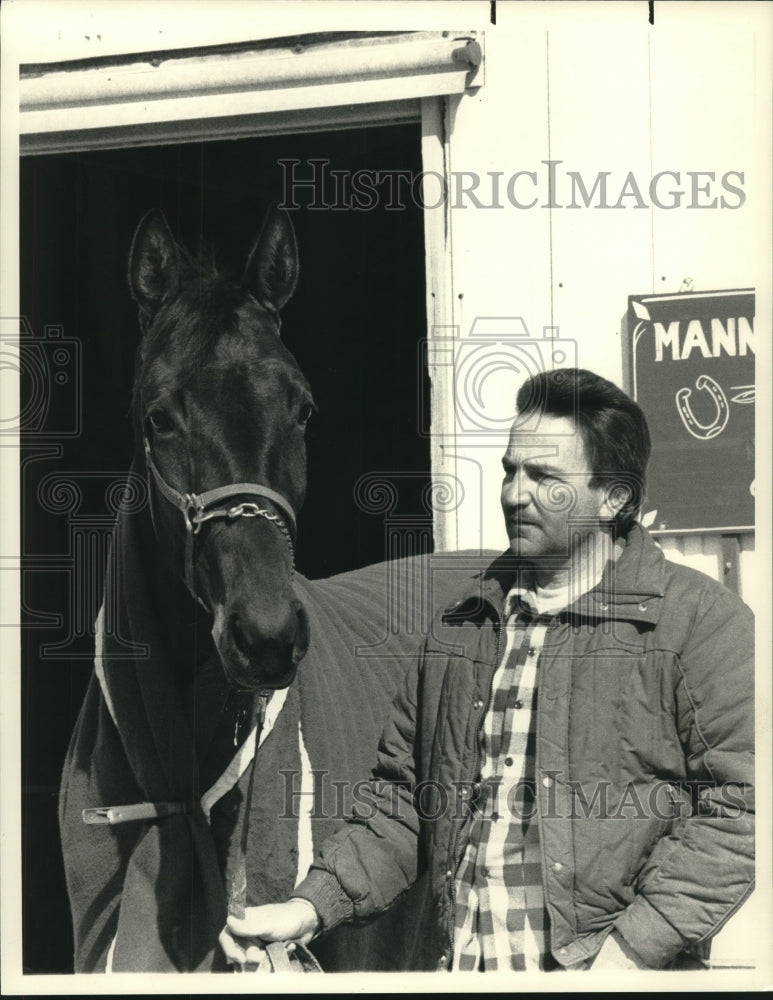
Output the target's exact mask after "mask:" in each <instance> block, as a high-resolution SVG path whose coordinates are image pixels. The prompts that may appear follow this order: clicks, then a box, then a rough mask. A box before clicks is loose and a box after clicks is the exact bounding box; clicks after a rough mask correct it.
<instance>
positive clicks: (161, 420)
mask: <svg viewBox="0 0 773 1000" xmlns="http://www.w3.org/2000/svg"><path fill="white" fill-rule="evenodd" d="M148 420H149V421H150V426H151V427H152V428H153V430H154V431H156V433H157V434H168V433H169V432H170V431H172V430H173V429H174V424H173V423H172V421H171V420H170V419H169V417H168V416H167V415H166V413H164V411H163V410H151V411H150V413H149V414H148Z"/></svg>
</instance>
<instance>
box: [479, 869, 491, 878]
mask: <svg viewBox="0 0 773 1000" xmlns="http://www.w3.org/2000/svg"><path fill="white" fill-rule="evenodd" d="M480 874H481V877H482V878H488V877H489V870H488V868H481V870H480Z"/></svg>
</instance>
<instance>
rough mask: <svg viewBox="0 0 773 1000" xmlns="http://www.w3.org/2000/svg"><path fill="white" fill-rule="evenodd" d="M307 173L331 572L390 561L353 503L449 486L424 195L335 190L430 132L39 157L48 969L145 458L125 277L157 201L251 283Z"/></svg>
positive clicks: (317, 447)
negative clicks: (76, 786)
mask: <svg viewBox="0 0 773 1000" xmlns="http://www.w3.org/2000/svg"><path fill="white" fill-rule="evenodd" d="M291 159H292V160H297V161H299V163H298V164H297V165H296V166H295V167H294V169H295V171H296V177H299V176H311V172H312V169H313V167H312V166H310V165H309V164H310V161H313V160H320V161H321V160H324V161H327V163H326V164H325V167H324V170H325V171H327V172H328V175H329V180H330V179H331V178H332V184H330V183H328V186H327V188H326V190H325V193H324V198H323V201H324V203H323V204H320V199H319V196H318V193H315V192H314V191H313V190H311V189H310V188H304V189H297V191H296V193H295V196H294V198H293V199H292V200H294V201H295V203H296V204H298V206H299V207H298V209H297V210H294V211H292V218H293V222H294V225H295V229H296V234H297V238H298V244H299V250H300V257H301V279H300V284H299V287H298V290H297V292H296V296H295V298H294V299H293V300H292V301H291V303H290V304H289V305H288V306H287V308H286V310H285V312H284V316H283V336H284V338H285V341H286V343H287V345H288V347H289V348H290V350H292V352H293V353H294V354H295V356H296V357H297V359H298V361H299V364H300V366H301V368H302V369H303V371H304V372H305V373H306V375H307V377H308V378H309V381H310V383H311V385H312V388H313V391H314V395H315V399H316V402H317V404H318V406H319V411H320V412H319V415H318V416H317V417H316V418H315V420H314V421H313V422H312V424H311V425H310V427H309V432H308V434H309V443H308V451H309V490H308V495H307V500H306V505H305V508H304V510H303V511H302V513H301V516H300V522H299V549H298V560H297V561H298V568H299V569H300V571H301V572H303V573H305V574H306V575H307V576H310V577H319V576H328V575H331V574H333V573H336V572H340V571H344V570H347V569H353V568H356V567H359V566H363V565H366V564H368V563H372V562H377V561H380V560H381V559H384V558H386V557H387V555H388V553H387V552H386V551H385V543H384V539H385V528H384V522H383V518H382V517H380V516H378V515H374V514H373V513H368V512H366V511H363V510H361V509H360V507H359V505H358V503H357V501H356V499H355V496H354V486H355V483H356V482H357V480H358V479H359V478H360V477H361V476H362V475H363V474H366V473H369V472H386V473H408V474H409V475H407V476H401V477H400V481H401V486H400V506H401V510H403V509H404V510H405V512H406V513H409V514H412V513H416V512H417V511H418V510H420V509H421V505H420V497H421V492H422V489H423V488H424V487H425V486H426V485H427V483H428V482H429V470H430V456H429V441H428V440H427V439H426V437H423V436H422V435H421V434H420V432H419V424H418V417H417V414H418V406H417V401H418V394H419V393H421V392H426V390H427V385H426V373H425V372H424V371H423V370H421V369H420V367H419V365H420V362H419V358H420V357H421V352H420V350H419V343H420V341H421V339H422V338H423V337H424V336H425V335H426V318H425V317H426V309H425V287H424V285H425V282H424V240H423V224H422V213H421V209H420V207H419V206H418V205H417V204H416V203H415V201H414V199H413V197H412V196H411V188H410V183H407V182H402V183H401V187H400V193H399V195H395V191H396V190H397V189H396V188H394V189H392V191H391V194H392V197H390V196H389V195H390V188H389V185H386V186H384V185H382V186H379V187H378V188H377V192H378V196H377V197H376V198H375V199H373V198H371V199H370V200H371V201H373V202H374V203H373V204H372V205H371V207H369V208H365V207H363V206H362V202H361V203H360V206H359V207H357V206H356V205H355V204H354V203H353V202H352V201H351V199H350V197H349V195H350V192H349V193H344V194H343V198H344V200H343V201H340V196H341V194H342V192H344V191H345V189H344V188H342V187H341V185H342V184H344V181H342V180H340V179H339V180H338V181H336V180H335V175H333V174H332V172H333V171H339V172H341V173H340V174H339V175H338V176H339V178H341V177H344V176H347V177H351V176H352V175H354V174H355V173H356V172H358V171H360V172H361V171H371V172H375V171H382V172H383V171H401V172H403V173H404V176H409V175H410V176H416V175H417V174H418V173H419V172H420V171H421V150H420V128H419V126H418V125H410V126H405V125H404V126H399V127H397V126H395V127H379V128H367V129H359V130H348V131H335V132H319V133H315V134H311V135H303V136H300V135H299V136H287V137H279V138H277V137H272V138H260V139H243V140H237V141H213V142H208V143H195V144H186V145H170V146H163V147H148V148H134V149H125V150H114V151H113V150H111V151H99V152H93V153H77V154H75V153H73V154H63V155H55V156H38V157H29V158H26V159H23V160H22V163H21V241H20V243H21V245H20V252H21V272H22V285H21V311H22V314H23V315H24V317H25V318H26V320H27V322H28V328H29V330H30V331H31V334H32V337H33V340H32V341H30V343H31V344H34V346H33V347H32V349H31V351H32V353H31V354H30V355H29V357H30V360H31V361H33V362H34V361H35V359H38V360H40V359H43V360H42V368H43V369H44V371H43V378H44V379H45V378H47V377H49V376H50V379H51V381H50V386H51V389H50V392H49V394H48V396H47V398H46V405H45V407H43V409H39V410H36V409H35V406H32V404H30V400H31V399H32V396H34V395H35V393H36V392H37V391H38V389H39V387H36V384H35V379H36V377H37V376H36V375H35V372H34V371H27V372H25V370H24V369H23V370H22V373H21V377H22V391H23V394H24V393H26V397H25V396H24V395H23V400H24V399H25V398H26V402H27V403H28V404H30V405H31V406H32V408H31V409H30V408H29V407H28V410H27V414H28V416H30V414H31V417H30V419H31V420H32V424H31V425H30V426H31V428H32V429H31V432H30V433H29V434H25V435H24V437H23V444H24V448H23V474H22V510H23V535H22V537H23V542H22V552H23V559H24V563H25V566H26V570H25V573H24V583H23V594H22V608H23V615H24V616H25V622H26V625H27V627H26V629H25V630H24V631H23V632H22V647H23V648H22V699H23V703H22V740H23V774H22V782H23V811H22V820H23V831H22V832H23V873H24V935H23V940H24V966H25V970H26V971H28V972H34V973H53V972H68V971H71V970H72V964H71V962H72V939H71V932H70V921H69V909H68V905H67V899H66V894H65V888H64V876H63V870H62V866H61V862H60V849H59V840H58V831H57V822H56V801H57V790H58V783H59V777H60V771H61V765H62V762H63V759H64V756H65V753H66V748H67V743H68V740H69V736H70V733H71V731H72V729H73V726H74V724H75V720H76V717H77V713H78V710H79V707H80V703H81V700H82V697H83V694H84V691H85V686H86V682H87V679H88V676H89V673H90V671H91V656H92V653H93V650H92V649H91V648H90V641H91V640H90V628H89V625H88V623H89V622H90V621H92V620H93V617H94V615H95V614H96V610H97V607H98V602H99V587H98V586H97V585H95V581H96V580H98V577H99V571H100V568H101V562H102V559H103V556H104V551H103V550H104V539H105V538H106V537H108V536H109V523H110V519H111V512H110V510H109V507H107V506H106V505H105V490H106V486H109V482H110V481H111V479H114V478H115V479H117V478H120V476H121V474H122V473H123V471H124V470H126V469H127V468H128V466H129V463H130V460H131V454H132V441H131V422H130V418H129V399H130V389H131V382H132V373H133V366H134V353H135V350H136V347H137V342H138V329H137V322H136V313H135V308H134V306H133V303H132V302H131V300H130V297H129V292H128V287H127V284H126V277H125V274H126V260H127V255H128V250H129V246H130V243H131V238H132V235H133V232H134V229H135V227H136V225H137V223H138V221H139V219H140V218H141V216H142V215H143V214H144V213H145V212H146V211H147V210H148V209H149V208H152V207H159V208H161V209H162V210H163V211H164V213H165V215H166V217H167V219H168V221H169V223H170V226H171V228H172V230H173V231H174V233H175V234H176V235H177V237H178V239H180V241H181V242H183V243H184V244H185V245H187V246H188V247H189V248H190V249H191V250H196V249H197V248H198V247H199V245H200V244H205V245H208V246H211V247H212V248H213V250H214V252H215V257H216V259H217V260H218V262H219V263H220V264H221V265H223V266H226V267H228V268H229V269H231V270H232V272H233V273H234V276H239V274H240V273H241V269H242V267H243V264H244V261H245V259H246V255H247V253H248V251H249V249H250V247H251V245H252V243H253V241H254V239H255V236H256V235H257V231H258V228H259V226H260V223H261V221H262V219H263V215H264V213H265V210H266V207H267V205H268V203H269V202H270V201H274V200H276V201H281V200H282V199H283V198H284V197H285V192H284V191H283V181H284V179H285V176H286V173H287V171H288V169H289V168H288V167H287V166H282V164H281V162H280V161H282V160H291ZM316 169H318V170H319V169H320V168H319V167H317V168H316ZM361 176H364V175H361ZM392 183H395V181H393V182H392ZM336 185H338V188H336ZM337 199H339V203H338V204H336V200H337ZM366 200H367V199H366ZM315 203H316V206H317V207H315ZM45 392H48V390H47V389H46V390H45ZM406 484H408V485H410V491H409V492H408V493H406V489H405V486H406ZM68 491H69V492H68ZM75 497H77V502H76V499H74V498H75ZM86 528H87V529H88V531H85V529H86ZM79 532H80V534H79ZM82 537H86V538H87V539H90V540H91V541H90V542H89V544H90V545H91V546H92V548H91V549H89V553H90V554H89V557H88V559H87V560H86V562H85V563H84V562H83V558H82V556H83V554H82V552H81V553H80V558H81V563H80V567H79V566H78V565H76V563H77V559H78V558H79V556H78V552H77V551H76V549H77V546H78V545H79V544H81V542H80V541H79V539H81V541H82ZM84 566H85V570H84ZM84 573H85V575H84ZM76 605H77V607H76ZM57 616H58V618H57ZM84 623H86V624H84ZM52 650H53V653H52Z"/></svg>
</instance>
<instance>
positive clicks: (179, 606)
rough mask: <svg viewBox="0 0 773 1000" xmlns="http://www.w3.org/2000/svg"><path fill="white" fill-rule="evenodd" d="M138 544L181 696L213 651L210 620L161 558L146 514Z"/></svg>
mask: <svg viewBox="0 0 773 1000" xmlns="http://www.w3.org/2000/svg"><path fill="white" fill-rule="evenodd" d="M140 543H141V549H142V559H143V563H144V567H143V569H144V573H143V575H144V577H145V580H146V582H147V586H148V590H149V594H150V599H151V601H152V607H153V608H154V609H155V616H156V621H157V623H158V629H159V632H160V634H161V636H162V637H163V638H162V641H163V643H164V646H165V650H164V652H165V656H166V659H167V660H168V663H169V668H170V670H172V672H173V673H174V675H175V679H176V680H177V682H178V684H179V686H180V692H181V694H182V695H185V694H187V690H188V687H189V686H190V684H191V682H192V680H193V677H194V675H195V673H196V672H197V670H199V669H200V668H201V667H202V665H203V664H204V663H205V662H206V660H207V659H208V657H209V656H210V654H211V653H212V651H213V649H214V643H213V640H212V636H211V628H212V626H211V619H210V617H209V615H208V614H207V612H206V611H205V609H204V608H203V607H202V606H201V605H199V604H198V603H197V602H196V601H195V600H194V599H193V598H192V597H191V595H190V594H189V592H188V590H187V588H186V587H185V585H184V584H183V582H182V580H180V579H179V578H178V577H177V576H176V575H175V574H174V573H173V572H172V571H171V570H170V568H169V566H168V565H167V563H166V560H165V559H164V558H163V557H162V555H161V553H160V551H159V542H158V539H157V538H156V533H155V529H154V526H153V522H152V519H151V517H150V512H149V511H145V512H144V514H143V516H142V521H141V524H140Z"/></svg>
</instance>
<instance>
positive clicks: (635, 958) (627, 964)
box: [588, 931, 650, 969]
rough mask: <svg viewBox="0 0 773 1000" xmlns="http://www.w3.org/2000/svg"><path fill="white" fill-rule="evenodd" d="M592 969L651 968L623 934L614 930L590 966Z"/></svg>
mask: <svg viewBox="0 0 773 1000" xmlns="http://www.w3.org/2000/svg"><path fill="white" fill-rule="evenodd" d="M588 968H590V969H649V968H650V966H649V965H647V963H646V962H645V961H644V960H643V959H642V958H641V957H640V956H639V955H637V954H636V952H635V951H634V950H633V948H632V947H631V946H630V945H629V944H628V942H627V941H626V940H625V938H624V937H623V936H622V934H618V933H617V931H612V933H611V934H609V935H608V936H607V938H606V940H605V941H604V944H603V945H602V946H601V950H600V951H599V953H598V955H596V957H595V958H594V959H593V961H592V962H591V964H590V965H589V966H588Z"/></svg>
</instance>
